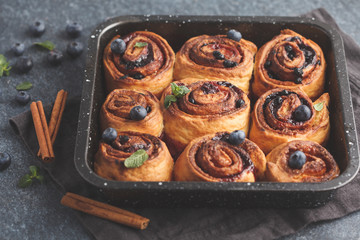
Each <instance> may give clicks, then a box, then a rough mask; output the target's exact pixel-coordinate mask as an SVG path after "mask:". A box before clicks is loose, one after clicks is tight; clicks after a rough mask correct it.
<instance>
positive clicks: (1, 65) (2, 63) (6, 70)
mask: <svg viewBox="0 0 360 240" xmlns="http://www.w3.org/2000/svg"><path fill="white" fill-rule="evenodd" d="M9 65H10V63H9V62H8V61H7V60H6V57H5V56H4V55H2V54H0V77H2V76H4V75H5V76H9V74H10V69H11V67H10V66H9Z"/></svg>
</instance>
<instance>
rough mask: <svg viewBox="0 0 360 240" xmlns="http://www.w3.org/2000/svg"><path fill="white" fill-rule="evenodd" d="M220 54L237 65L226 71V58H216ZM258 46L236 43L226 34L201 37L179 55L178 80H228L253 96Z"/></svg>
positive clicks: (176, 76)
mask: <svg viewBox="0 0 360 240" xmlns="http://www.w3.org/2000/svg"><path fill="white" fill-rule="evenodd" d="M215 50H216V51H220V52H221V53H222V54H223V55H224V56H225V59H227V60H230V61H233V62H236V63H237V66H235V67H230V68H225V67H224V64H223V62H224V60H223V59H219V60H218V59H216V58H215V57H214V55H213V51H215ZM256 50H257V47H256V45H255V44H254V43H252V42H250V41H247V40H244V39H241V40H240V42H236V41H234V40H231V39H229V38H226V36H225V35H217V36H208V35H201V36H197V37H193V38H191V39H189V40H188V41H187V42H186V43H185V44H184V45H183V46H182V48H181V49H180V51H179V52H177V53H176V61H175V67H174V79H175V80H181V79H184V78H199V79H204V78H207V79H213V80H224V81H227V82H230V83H232V84H234V85H235V86H237V87H239V88H240V89H241V90H243V91H244V92H245V93H246V94H248V93H249V85H250V79H251V75H252V72H253V67H254V55H255V53H256Z"/></svg>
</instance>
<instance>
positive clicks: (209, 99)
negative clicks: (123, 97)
mask: <svg viewBox="0 0 360 240" xmlns="http://www.w3.org/2000/svg"><path fill="white" fill-rule="evenodd" d="M198 80H199V79H190V78H188V79H183V80H182V81H177V82H174V83H176V84H177V85H179V86H180V85H186V87H187V88H188V89H189V90H190V92H189V93H187V94H186V95H185V96H183V97H181V98H178V99H177V101H176V102H175V103H172V104H171V105H170V107H169V108H168V109H163V114H164V132H165V135H166V139H167V140H168V142H167V143H168V144H170V145H171V144H173V145H175V146H176V147H175V148H176V149H177V151H181V150H182V149H184V148H185V146H186V145H187V144H188V143H189V142H190V141H191V140H193V139H195V138H197V137H200V136H202V135H205V134H209V133H215V132H220V131H224V130H226V131H234V130H237V129H239V130H243V131H244V132H245V133H247V131H248V127H249V115H250V100H249V99H248V97H247V96H246V94H245V93H244V92H243V91H242V90H241V89H239V88H238V87H236V86H234V85H233V84H231V83H229V82H225V81H206V80H205V81H198ZM171 93H172V92H171V88H170V87H169V88H167V89H166V90H165V91H164V93H163V97H162V100H161V106H163V103H164V98H165V96H166V95H170V94H171ZM169 148H170V151H171V152H172V153H173V151H172V150H171V149H172V148H171V147H169Z"/></svg>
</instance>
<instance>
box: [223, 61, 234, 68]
mask: <svg viewBox="0 0 360 240" xmlns="http://www.w3.org/2000/svg"><path fill="white" fill-rule="evenodd" d="M223 64H224V67H226V68H232V67H235V66H236V65H237V63H236V62H233V61H230V60H227V59H226V60H225V61H224V63H223Z"/></svg>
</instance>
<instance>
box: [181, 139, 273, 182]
mask: <svg viewBox="0 0 360 240" xmlns="http://www.w3.org/2000/svg"><path fill="white" fill-rule="evenodd" d="M228 137H229V133H227V132H220V133H216V134H210V135H206V136H203V137H200V138H198V139H195V140H193V141H191V143H190V144H189V145H188V146H187V147H186V148H185V150H184V152H183V153H182V154H181V155H180V157H179V158H178V159H177V161H176V163H175V167H174V178H175V180H178V181H209V182H254V181H255V180H259V179H260V178H261V177H262V175H263V173H264V171H265V162H266V161H265V155H264V154H263V153H262V151H261V150H260V149H259V148H258V147H257V146H256V145H255V144H254V143H253V142H251V141H250V140H248V139H245V141H244V142H243V143H241V144H240V145H232V144H230V143H229V142H228Z"/></svg>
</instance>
